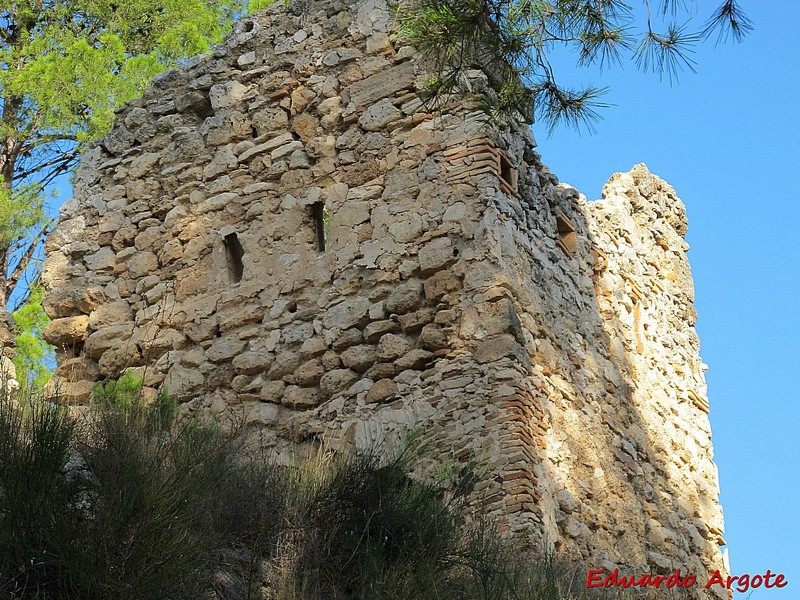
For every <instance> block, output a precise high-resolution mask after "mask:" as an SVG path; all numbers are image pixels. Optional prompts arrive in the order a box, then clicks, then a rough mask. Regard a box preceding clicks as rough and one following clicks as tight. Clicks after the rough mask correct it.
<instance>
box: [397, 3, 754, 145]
mask: <svg viewBox="0 0 800 600" xmlns="http://www.w3.org/2000/svg"><path fill="white" fill-rule="evenodd" d="M698 4H699V3H698V2H697V0H694V1H689V2H684V1H683V0H658V1H656V0H643V2H642V5H643V9H642V11H640V13H643V16H639V15H637V14H636V11H634V10H633V8H632V6H631V5H630V4H629V3H627V2H625V1H624V0H589V1H581V2H576V1H575V0H411V1H409V2H402V3H399V4H398V16H399V24H400V30H399V35H400V36H403V37H406V38H407V39H409V40H411V41H412V42H413V43H414V44H415V45H416V46H417V47H418V48H419V49H420V50H421V51H422V52H423V53H424V54H425V55H427V56H428V57H429V58H430V59H431V60H432V61H433V63H434V65H435V70H436V76H435V77H434V78H433V79H432V80H431V81H430V82H429V85H428V90H427V93H426V95H427V97H428V99H429V101H430V102H432V103H433V104H434V105H436V104H439V103H442V102H445V101H447V100H448V99H449V98H450V97H451V96H453V95H454V94H457V93H459V90H463V89H464V87H465V77H466V75H467V74H468V72H469V71H470V70H471V69H475V68H480V69H483V70H485V71H486V72H487V74H488V75H489V84H490V86H491V90H489V92H490V94H489V95H488V96H487V100H488V105H487V109H490V111H491V113H492V114H493V115H494V116H495V117H502V116H510V115H521V116H522V118H525V119H528V120H529V121H530V122H533V120H534V116H536V117H538V118H539V119H540V120H541V121H543V122H544V123H545V124H546V125H547V126H548V128H549V129H550V131H551V132H552V130H553V129H554V128H555V127H556V126H557V125H561V124H565V125H567V126H569V127H573V128H580V127H582V126H585V127H588V128H589V129H591V127H592V123H593V122H594V121H596V120H597V119H598V118H599V113H598V110H599V109H602V108H605V107H607V106H608V105H607V104H604V103H603V102H602V101H601V100H600V99H601V98H602V96H603V95H604V94H605V92H606V89H605V88H598V87H596V86H594V85H587V86H585V87H583V88H580V89H570V88H567V87H564V86H562V85H561V84H560V83H559V82H558V81H557V76H556V75H557V73H556V69H554V67H553V63H552V62H551V57H552V56H553V55H554V54H557V51H558V50H559V49H566V50H569V51H573V52H574V53H575V54H576V56H577V63H578V65H594V66H599V67H600V68H601V69H602V68H605V67H610V66H612V65H614V64H622V63H623V61H625V60H631V61H632V62H634V63H635V64H636V66H637V67H639V68H641V69H643V70H645V71H651V70H652V71H655V72H656V73H658V74H659V75H661V76H664V75H666V76H667V77H668V78H669V79H670V81H673V80H677V76H678V74H679V73H680V71H682V70H684V69H689V70H692V71H693V70H694V66H695V61H694V60H693V59H692V52H693V47H694V46H695V45H696V44H697V43H699V42H701V41H702V40H704V39H707V38H709V37H714V36H716V41H717V42H720V41H725V40H727V39H728V38H732V39H734V40H735V41H740V40H741V39H742V38H743V37H744V36H745V35H746V34H747V33H748V32H749V31H750V30H751V29H752V28H753V23H752V22H751V21H750V19H749V18H748V17H747V16H746V15H745V14H744V12H743V11H742V9H741V8H740V6H739V3H738V2H737V1H736V0H724V1H723V2H722V4H721V5H720V6H719V7H718V8H717V9H716V10H715V11H714V12H713V13H712V14H711V15H710V16H708V17H707V20H706V21H705V23H704V24H703V25H701V26H700V27H699V28H695V29H692V28H691V27H690V23H691V20H692V17H693V16H694V14H695V13H696V12H697V10H698V6H697V5H698ZM637 17H638V21H639V22H637ZM659 27H663V29H660V28H659Z"/></svg>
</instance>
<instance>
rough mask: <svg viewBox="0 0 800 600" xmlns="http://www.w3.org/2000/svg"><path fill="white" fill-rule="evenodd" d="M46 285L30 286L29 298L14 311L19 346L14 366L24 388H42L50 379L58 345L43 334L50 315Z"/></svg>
mask: <svg viewBox="0 0 800 600" xmlns="http://www.w3.org/2000/svg"><path fill="white" fill-rule="evenodd" d="M43 298H44V289H42V288H41V287H39V286H36V287H33V288H31V290H30V293H29V296H28V301H27V302H25V304H23V305H22V306H20V307H19V308H18V309H17V310H15V311H14V322H15V335H16V340H17V350H16V355H15V356H14V367H16V370H17V380H18V381H19V382H20V383H21V384H22V386H23V388H28V389H31V390H41V389H42V388H43V387H44V384H45V383H47V381H48V380H49V379H50V369H48V366H47V365H48V362H52V359H53V352H54V349H53V347H52V346H50V345H49V344H48V343H47V342H45V341H44V338H43V337H42V331H44V328H45V327H47V324H48V323H49V322H50V319H49V318H48V316H47V315H46V314H45V312H44V310H43V309H42V299H43Z"/></svg>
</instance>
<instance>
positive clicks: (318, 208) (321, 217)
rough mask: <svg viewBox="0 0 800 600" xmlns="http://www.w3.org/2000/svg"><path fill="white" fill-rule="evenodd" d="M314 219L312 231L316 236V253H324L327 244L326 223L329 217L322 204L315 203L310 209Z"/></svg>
mask: <svg viewBox="0 0 800 600" xmlns="http://www.w3.org/2000/svg"><path fill="white" fill-rule="evenodd" d="M311 211H312V215H313V217H314V230H315V232H316V236H317V252H325V246H326V245H327V243H328V223H329V222H330V215H328V209H327V207H326V206H325V203H324V202H315V203H314V204H313V205H312V207H311Z"/></svg>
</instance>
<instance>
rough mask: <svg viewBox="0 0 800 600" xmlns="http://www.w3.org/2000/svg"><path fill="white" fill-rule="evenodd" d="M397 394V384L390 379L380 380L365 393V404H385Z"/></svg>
mask: <svg viewBox="0 0 800 600" xmlns="http://www.w3.org/2000/svg"><path fill="white" fill-rule="evenodd" d="M396 393H397V384H396V383H395V382H394V381H392V380H391V379H380V380H378V381H376V382H375V383H374V384H373V385H372V387H371V388H369V392H367V402H385V401H386V400H388V399H389V398H391V397H392V396H394V395H395V394H396Z"/></svg>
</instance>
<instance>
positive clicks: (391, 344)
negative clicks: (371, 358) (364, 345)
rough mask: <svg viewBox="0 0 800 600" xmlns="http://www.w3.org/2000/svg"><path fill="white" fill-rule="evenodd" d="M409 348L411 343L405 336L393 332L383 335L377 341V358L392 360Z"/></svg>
mask: <svg viewBox="0 0 800 600" xmlns="http://www.w3.org/2000/svg"><path fill="white" fill-rule="evenodd" d="M410 349H411V344H410V343H409V342H408V340H407V339H406V338H404V337H403V336H400V335H395V334H393V333H387V334H385V335H383V336H382V337H381V339H380V341H378V358H380V359H382V360H394V359H395V358H399V357H401V356H403V355H404V354H405V353H406V352H408V351H409V350H410Z"/></svg>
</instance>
